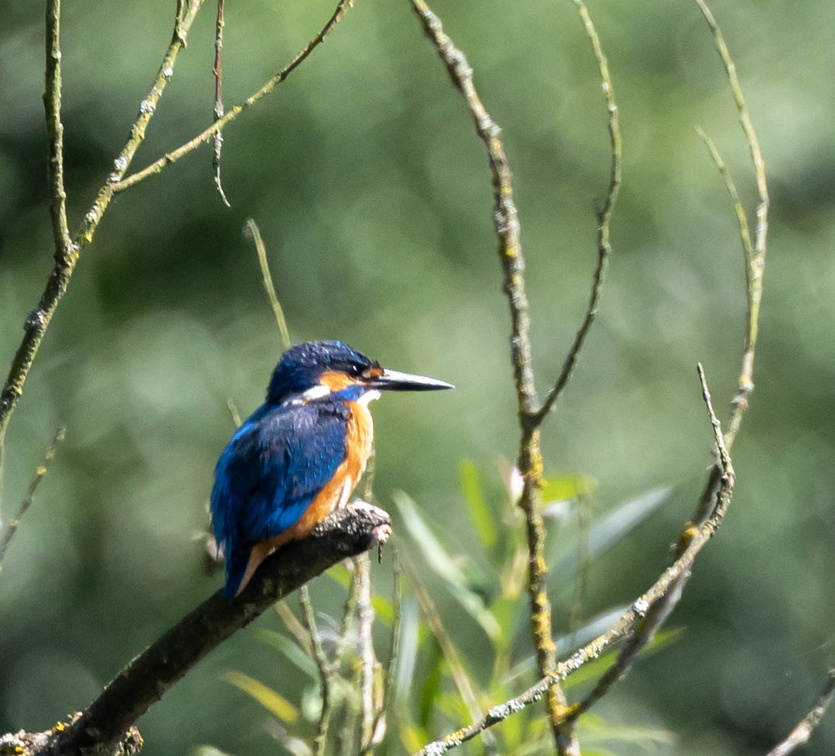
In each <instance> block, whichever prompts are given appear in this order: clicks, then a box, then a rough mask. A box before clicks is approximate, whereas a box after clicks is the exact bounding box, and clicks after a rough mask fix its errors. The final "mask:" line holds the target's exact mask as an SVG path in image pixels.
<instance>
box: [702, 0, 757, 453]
mask: <svg viewBox="0 0 835 756" xmlns="http://www.w3.org/2000/svg"><path fill="white" fill-rule="evenodd" d="M695 2H696V5H698V6H699V9H700V10H701V12H702V14H703V15H704V17H705V20H706V21H707V24H708V26H709V27H710V30H711V31H712V32H713V38H714V42H715V44H716V50H717V51H718V53H719V57H720V58H721V59H722V64H723V65H724V66H725V71H726V73H727V77H728V85H729V87H730V90H731V94H732V95H733V98H734V104H735V105H736V110H737V115H738V117H739V123H740V126H741V127H742V132H743V134H744V135H745V140H746V141H747V142H748V149H749V151H750V153H751V161H752V162H753V164H754V177H755V180H756V184H757V194H758V196H759V204H758V206H757V227H756V232H755V235H754V253H753V255H751V256H750V258H749V259H747V260H746V278H747V285H748V317H747V327H746V331H745V348H744V351H743V356H742V369H741V370H740V374H739V385H738V389H737V392H736V395H735V396H734V398H733V401H732V403H731V416H730V418H729V420H728V423H727V426H728V429H727V432H726V434H725V435H726V439H725V441H726V443H727V444H728V447H731V446H732V445H733V440H734V438H735V437H736V434H737V432H738V431H739V426H740V423H741V422H742V417H743V415H744V414H745V410H746V409H747V408H748V397H749V395H750V393H751V392H752V391H753V389H754V352H755V350H756V346H757V335H758V332H759V322H760V304H761V302H762V293H763V274H764V272H765V255H766V242H767V236H768V206H769V198H768V182H767V180H766V175H765V161H764V160H763V157H762V152H761V150H760V143H759V139H758V138H757V132H756V131H755V130H754V126H753V124H752V123H751V116H750V114H749V113H748V106H747V105H746V103H745V97H744V96H743V94H742V88H741V87H740V84H739V77H738V76H737V72H736V65H735V63H734V61H733V58H732V57H731V54H730V52H729V51H728V45H727V43H726V42H725V36H724V35H723V34H722V30H721V29H720V28H719V25H718V24H717V23H716V19H715V18H714V17H713V13H712V12H711V10H710V8H709V7H708V5H707V3H706V2H705V0H695ZM743 244H744V242H743Z"/></svg>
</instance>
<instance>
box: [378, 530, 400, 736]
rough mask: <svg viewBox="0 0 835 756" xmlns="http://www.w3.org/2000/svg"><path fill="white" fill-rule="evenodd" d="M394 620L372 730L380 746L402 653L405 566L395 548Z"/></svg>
mask: <svg viewBox="0 0 835 756" xmlns="http://www.w3.org/2000/svg"><path fill="white" fill-rule="evenodd" d="M392 593H393V598H394V620H393V624H392V628H391V645H390V646H389V655H388V660H387V664H388V670H387V671H386V681H385V685H384V687H383V700H382V701H381V703H380V707H379V710H378V711H377V717H376V719H375V720H374V727H373V728H372V733H373V735H372V744H373V745H378V744H379V743H380V742H382V739H383V738H384V737H385V733H386V712H387V710H388V704H389V701H390V700H391V691H392V689H393V688H394V682H395V672H396V670H397V663H398V654H399V652H400V635H401V631H402V629H403V566H402V564H401V562H400V554H399V553H398V551H397V547H394V586H393V590H392Z"/></svg>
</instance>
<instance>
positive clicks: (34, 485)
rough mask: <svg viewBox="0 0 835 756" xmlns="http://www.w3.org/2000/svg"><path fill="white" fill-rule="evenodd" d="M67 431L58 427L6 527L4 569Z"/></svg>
mask: <svg viewBox="0 0 835 756" xmlns="http://www.w3.org/2000/svg"><path fill="white" fill-rule="evenodd" d="M65 432H66V428H58V430H57V431H56V432H55V436H54V438H53V439H52V441H51V442H50V444H49V446H47V448H46V453H45V454H44V458H43V462H42V463H41V465H40V466H39V467H38V469H37V470H36V471H35V477H34V478H33V479H32V482H31V483H30V484H29V489H28V490H27V491H26V496H25V497H24V499H23V503H22V504H21V505H20V509H18V510H17V515H16V516H15V517H14V518H13V519H12V520H9V526H8V528H7V529H6V534H5V535H4V536H3V540H2V541H0V570H2V569H3V558H4V557H5V556H6V551H8V548H9V544H10V543H11V542H12V538H14V537H15V533H17V529H18V527H19V526H20V521H21V520H22V519H23V515H25V514H26V512H27V511H28V510H29V507H31V506H32V502H33V501H34V499H35V492H36V491H37V490H38V486H40V484H41V481H42V480H43V479H44V476H45V475H46V473H47V472H48V470H49V465H50V463H51V462H52V460H53V459H54V458H55V451H56V450H57V448H58V444H60V443H61V442H62V441H63V440H64V433H65Z"/></svg>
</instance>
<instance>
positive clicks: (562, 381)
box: [536, 0, 623, 424]
mask: <svg viewBox="0 0 835 756" xmlns="http://www.w3.org/2000/svg"><path fill="white" fill-rule="evenodd" d="M574 4H575V5H576V6H577V11H578V12H579V14H580V18H581V19H582V21H583V25H584V27H585V29H586V34H587V35H588V38H589V41H590V42H591V46H592V49H593V50H594V58H595V60H596V61H597V69H598V72H599V75H600V82H601V86H602V89H603V94H604V96H605V97H606V109H607V111H608V113H609V121H608V127H609V150H610V153H611V163H610V169H609V188H608V190H607V192H606V201H605V202H604V203H603V207H601V208H600V210H598V213H597V222H598V227H597V267H596V268H595V270H594V277H593V279H592V287H591V294H590V296H589V304H588V307H587V308H586V316H585V318H584V320H583V323H582V325H581V326H580V330H579V331H577V335H576V336H575V337H574V343H573V344H572V345H571V349H570V350H569V352H568V355H567V356H566V358H565V362H564V363H563V366H562V370H561V371H560V375H559V377H558V378H557V381H556V383H555V384H554V388H552V389H551V391H550V392H549V393H548V396H547V397H546V398H545V401H544V403H543V404H542V407H541V408H540V409H539V411H538V412H537V413H536V422H537V423H540V424H541V423H542V422H543V421H544V420H545V417H546V416H547V415H548V413H549V412H550V411H551V410H552V409H553V408H554V405H555V404H556V402H557V400H558V399H559V397H560V394H562V392H563V390H564V389H565V387H566V386H567V385H568V381H569V380H570V379H571V375H572V373H573V372H574V368H575V366H576V364H577V360H578V358H579V356H580V352H581V351H582V349H583V345H584V344H585V341H586V336H587V335H588V333H589V330H590V329H591V327H592V324H593V323H594V320H595V318H596V317H597V307H598V304H599V303H600V294H601V291H602V289H603V280H604V278H605V276H606V268H607V267H608V262H609V257H610V255H611V254H612V246H611V243H610V241H609V236H610V226H611V223H612V213H613V212H614V209H615V202H617V198H618V192H619V190H620V184H621V175H622V152H623V144H622V140H621V133H620V118H619V116H618V112H619V111H618V105H617V102H616V100H615V89H614V86H613V85H612V77H611V75H610V74H609V62H608V60H607V58H606V54H605V53H604V52H603V47H602V45H601V44H600V37H599V36H598V34H597V29H596V28H595V26H594V23H593V22H592V20H591V16H590V15H589V12H588V8H586V5H585V3H584V2H583V0H574Z"/></svg>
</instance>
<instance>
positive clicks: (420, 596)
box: [403, 554, 498, 754]
mask: <svg viewBox="0 0 835 756" xmlns="http://www.w3.org/2000/svg"><path fill="white" fill-rule="evenodd" d="M403 568H404V570H405V572H406V576H407V578H408V580H409V585H410V586H411V588H412V591H413V593H414V595H415V598H417V601H418V606H419V607H420V610H421V613H422V614H423V617H424V619H425V620H426V624H427V625H428V626H429V631H430V632H431V633H432V635H433V636H434V638H435V640H436V641H437V643H438V647H439V648H440V649H441V655H442V656H443V658H444V661H445V662H446V664H447V667H448V668H449V673H450V675H451V676H452V681H453V683H454V684H455V687H456V688H457V690H458V694H459V695H460V696H461V700H462V701H463V702H464V705H465V706H466V707H467V710H468V711H469V713H470V716H471V717H473V719H478V718H481V716H482V714H481V712H482V708H481V706H480V705H479V702H478V696H477V695H476V692H475V689H474V687H473V682H472V680H471V679H470V676H469V674H468V673H467V670H466V669H465V667H464V662H463V661H462V660H461V655H460V654H459V653H458V649H457V648H456V646H455V643H454V642H453V640H452V638H450V637H449V634H448V633H447V631H446V628H445V627H444V625H443V622H441V618H440V615H439V614H438V610H437V608H436V607H435V602H434V601H433V600H432V596H431V595H430V594H429V592H428V591H427V590H426V589H425V588H424V587H423V584H422V583H421V582H420V580H419V578H418V575H417V572H416V571H415V569H414V567H413V566H412V563H411V561H410V560H409V559H408V557H407V556H406V555H405V554H404V555H403ZM483 734H484V737H483V744H484V751H485V753H488V754H496V753H498V750H497V744H496V740H495V738H494V737H493V734H492V733H490V732H484V733H483ZM421 753H423V752H421Z"/></svg>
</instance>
